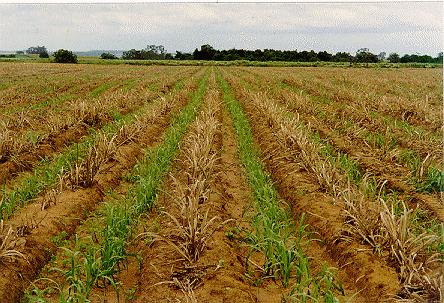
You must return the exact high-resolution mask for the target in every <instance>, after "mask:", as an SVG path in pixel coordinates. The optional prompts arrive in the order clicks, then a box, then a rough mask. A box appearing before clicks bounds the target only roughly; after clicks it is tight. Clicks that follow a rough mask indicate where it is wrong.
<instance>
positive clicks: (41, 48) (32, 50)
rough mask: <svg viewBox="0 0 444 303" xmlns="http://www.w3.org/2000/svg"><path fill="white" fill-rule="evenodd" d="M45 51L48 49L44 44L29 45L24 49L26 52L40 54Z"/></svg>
mask: <svg viewBox="0 0 444 303" xmlns="http://www.w3.org/2000/svg"><path fill="white" fill-rule="evenodd" d="M45 52H46V53H47V52H48V50H47V49H46V47H44V46H31V47H30V48H28V49H27V50H26V53H27V54H33V55H40V54H41V53H45Z"/></svg>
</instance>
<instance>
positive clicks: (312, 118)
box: [273, 93, 444, 221]
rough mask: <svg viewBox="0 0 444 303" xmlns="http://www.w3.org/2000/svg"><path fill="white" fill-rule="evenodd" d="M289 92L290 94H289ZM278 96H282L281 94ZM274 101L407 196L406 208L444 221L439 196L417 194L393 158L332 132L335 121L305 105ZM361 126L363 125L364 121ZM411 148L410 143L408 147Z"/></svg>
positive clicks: (361, 142) (424, 148)
mask: <svg viewBox="0 0 444 303" xmlns="http://www.w3.org/2000/svg"><path fill="white" fill-rule="evenodd" d="M290 95H291V93H290ZM281 97H282V96H281ZM273 100H274V101H278V102H281V103H286V104H288V108H289V109H290V110H291V111H293V112H294V113H296V114H298V115H299V114H301V115H300V119H301V120H302V121H304V123H305V124H306V125H310V126H311V128H312V129H313V130H315V131H316V132H318V133H319V134H320V136H321V138H323V139H326V140H327V141H328V142H329V143H330V144H331V145H332V146H333V147H334V148H335V149H336V150H337V151H340V152H342V153H345V154H348V155H349V156H350V157H351V158H352V159H354V160H355V161H356V162H357V163H358V164H359V166H360V167H361V168H362V169H363V170H365V171H367V172H371V173H372V174H373V175H375V176H376V177H378V179H380V180H387V184H386V185H387V188H388V189H392V190H395V191H397V192H399V193H400V194H401V195H402V196H404V197H407V196H408V197H411V198H410V199H408V201H409V203H410V207H412V208H416V207H418V206H420V207H421V208H423V209H427V210H429V211H430V212H431V213H432V215H434V216H436V217H437V218H438V219H439V220H441V221H444V205H443V202H442V201H441V200H440V197H439V195H434V194H421V193H418V192H417V191H416V189H415V188H414V187H413V186H411V185H409V184H408V183H407V176H409V175H410V174H411V172H410V170H409V169H407V168H406V167H403V166H401V165H399V164H397V163H396V162H395V161H393V159H389V158H387V157H384V156H382V155H380V154H381V151H380V150H378V149H375V148H372V147H370V146H368V145H367V144H365V143H364V141H363V140H362V139H361V138H360V137H359V136H346V137H345V136H340V135H338V134H337V133H335V131H334V129H335V127H336V125H335V123H334V122H332V121H330V120H329V119H328V117H326V118H324V119H321V118H319V117H317V116H316V115H314V114H313V112H312V111H311V110H310V108H308V104H292V103H288V98H287V97H285V98H279V97H278V98H276V99H273ZM363 126H366V124H365V123H364V124H363ZM410 147H411V146H410ZM427 152H428V150H427V148H426V145H422V147H421V153H420V154H425V155H426V154H427Z"/></svg>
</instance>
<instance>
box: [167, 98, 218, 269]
mask: <svg viewBox="0 0 444 303" xmlns="http://www.w3.org/2000/svg"><path fill="white" fill-rule="evenodd" d="M212 94H213V95H212ZM212 94H211V93H210V94H209V95H208V104H209V106H208V107H207V108H206V111H205V112H203V113H202V114H201V115H199V117H198V119H197V120H196V121H195V122H194V124H193V125H192V131H191V133H190V135H189V136H188V137H187V138H186V140H185V143H184V146H183V150H184V154H185V155H186V158H185V160H184V161H183V163H182V167H183V168H184V169H185V171H186V178H185V180H179V179H176V178H174V177H172V180H173V183H174V191H173V193H172V198H173V200H174V202H175V211H176V214H173V213H172V212H167V213H166V214H167V215H168V216H169V217H170V219H171V222H172V224H173V227H172V228H169V229H167V230H165V235H164V236H163V238H164V239H167V238H168V240H166V241H167V242H168V243H169V244H170V245H171V246H172V247H173V248H174V249H175V250H176V251H177V252H179V253H180V254H181V256H183V257H184V258H185V259H186V260H187V261H188V262H189V263H194V262H196V261H197V260H198V259H199V257H200V255H201V254H202V252H203V251H204V250H205V248H206V246H207V242H208V240H209V239H211V236H212V235H213V233H214V232H215V231H216V229H217V228H218V227H219V224H216V221H218V220H220V218H218V217H217V216H213V217H211V216H209V212H210V209H211V205H210V204H209V203H206V202H207V201H208V200H209V198H210V193H211V190H210V185H211V180H212V178H214V174H213V171H214V167H215V162H216V159H217V158H216V154H215V153H213V152H212V146H213V142H214V138H215V135H216V132H217V129H218V125H219V123H218V122H217V119H216V118H215V111H214V109H213V108H215V100H214V99H215V98H214V93H212Z"/></svg>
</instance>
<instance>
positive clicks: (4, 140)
mask: <svg viewBox="0 0 444 303" xmlns="http://www.w3.org/2000/svg"><path fill="white" fill-rule="evenodd" d="M13 150H14V141H13V140H12V138H11V136H10V131H9V130H6V129H5V130H2V131H1V132H0V163H2V162H5V161H7V160H8V159H9V158H10V157H11V155H12V153H13Z"/></svg>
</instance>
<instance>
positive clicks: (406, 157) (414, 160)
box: [282, 83, 444, 193]
mask: <svg viewBox="0 0 444 303" xmlns="http://www.w3.org/2000/svg"><path fill="white" fill-rule="evenodd" d="M282 84H283V86H284V88H287V89H289V90H291V91H294V88H293V87H292V86H289V85H286V84H285V83H282ZM284 95H285V93H284ZM304 96H305V97H306V98H309V99H310V100H318V99H320V98H319V97H315V96H313V95H309V94H305V95H304ZM293 98H294V94H290V95H289V96H287V97H286V100H288V101H290V100H292V99H293ZM323 98H324V99H325V97H323ZM321 99H322V98H321ZM324 99H322V100H324ZM322 102H324V101H322ZM322 102H321V103H322ZM307 108H310V109H309V111H311V112H312V113H313V114H314V115H316V116H317V117H319V118H321V119H323V120H325V119H327V118H328V119H329V120H330V121H335V122H336V127H335V129H337V130H338V131H339V132H340V133H342V135H347V136H349V137H352V138H353V137H356V136H357V137H358V138H359V139H362V140H363V141H364V142H365V143H366V144H368V145H369V146H371V147H373V148H375V149H378V150H380V151H381V153H382V155H383V156H384V157H385V159H386V160H390V161H391V160H393V159H395V160H396V161H397V162H398V163H399V164H401V165H403V166H405V167H407V168H409V169H410V176H409V182H410V183H411V184H412V185H414V186H415V188H416V190H418V191H420V192H426V193H433V192H442V191H443V190H444V172H443V171H442V170H441V169H439V166H440V165H439V162H440V159H438V158H437V157H436V156H435V157H433V156H432V154H430V153H427V155H426V156H425V157H424V158H422V157H421V156H420V155H419V154H418V152H417V151H415V150H411V149H409V148H402V147H400V146H399V142H398V141H399V139H398V138H397V137H396V136H395V135H393V131H391V128H390V127H389V126H387V127H382V128H383V129H385V131H384V132H379V131H370V130H368V129H365V128H363V127H361V126H359V125H357V124H356V123H354V122H353V120H352V119H351V118H350V112H347V115H344V114H341V115H340V117H338V118H336V117H335V115H331V110H327V111H326V110H325V109H324V110H321V109H316V107H312V106H310V107H307ZM334 108H337V107H334ZM358 112H359V113H361V114H360V115H364V116H365V117H367V118H366V119H362V118H360V119H358V118H359V117H358V116H356V117H355V118H356V119H358V120H356V121H360V120H365V121H367V122H368V121H371V122H372V123H375V118H377V113H375V112H372V111H370V110H369V108H367V107H365V108H363V109H361V110H354V111H352V112H351V114H352V115H356V113H358ZM327 113H330V114H327ZM363 113H364V114H363ZM369 117H370V118H369ZM384 121H385V120H384ZM367 122H366V123H367ZM385 124H393V126H394V127H395V128H399V127H400V128H401V129H403V130H405V131H406V132H407V133H408V134H409V136H410V137H412V136H414V137H415V138H416V139H417V138H418V136H419V138H420V137H421V136H423V135H424V134H425V133H424V131H423V130H422V129H421V128H420V127H413V126H411V125H409V123H408V122H406V121H396V119H393V121H392V122H385ZM398 125H399V127H398ZM377 129H379V128H377ZM431 140H434V141H436V140H435V139H434V138H431Z"/></svg>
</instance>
